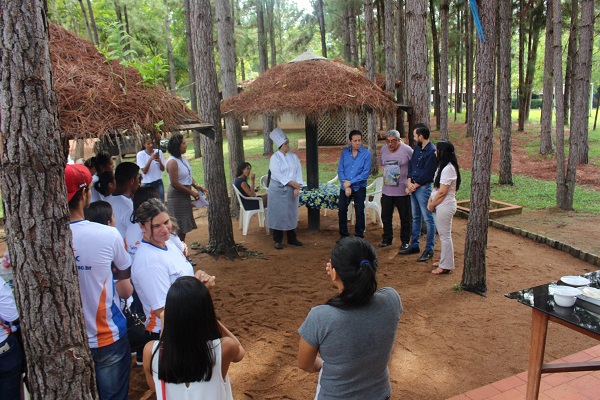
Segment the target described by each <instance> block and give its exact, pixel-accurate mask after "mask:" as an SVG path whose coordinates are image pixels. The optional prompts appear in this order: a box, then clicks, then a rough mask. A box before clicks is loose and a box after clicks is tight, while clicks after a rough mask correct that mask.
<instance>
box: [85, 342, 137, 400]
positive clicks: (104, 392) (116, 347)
mask: <svg viewBox="0 0 600 400" xmlns="http://www.w3.org/2000/svg"><path fill="white" fill-rule="evenodd" d="M91 351H92V359H93V360H94V367H95V368H96V385H97V386H98V394H100V399H101V400H104V399H127V398H128V393H129V370H130V369H131V350H130V349H129V341H128V340H127V336H124V337H122V338H121V339H119V340H117V341H116V342H114V343H113V344H109V345H108V346H104V347H98V348H96V349H91Z"/></svg>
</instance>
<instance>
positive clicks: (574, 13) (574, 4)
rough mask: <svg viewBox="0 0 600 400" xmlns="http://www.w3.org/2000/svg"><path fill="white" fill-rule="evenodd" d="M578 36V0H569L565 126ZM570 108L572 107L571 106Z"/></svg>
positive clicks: (567, 123) (566, 124) (564, 105)
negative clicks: (569, 19) (569, 22)
mask: <svg viewBox="0 0 600 400" xmlns="http://www.w3.org/2000/svg"><path fill="white" fill-rule="evenodd" d="M578 36H579V1H578V0H571V29H570V30H569V45H568V50H567V66H566V67H565V100H564V101H563V107H564V115H565V126H568V125H569V107H570V106H571V105H572V100H573V99H572V98H571V81H572V78H573V74H574V71H573V62H574V60H575V57H576V54H577V38H578ZM571 109H572V108H571Z"/></svg>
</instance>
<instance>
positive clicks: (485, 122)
mask: <svg viewBox="0 0 600 400" xmlns="http://www.w3.org/2000/svg"><path fill="white" fill-rule="evenodd" d="M477 6H478V8H479V16H480V17H481V25H482V28H483V33H484V35H485V39H486V41H485V42H484V41H482V40H477V65H476V69H477V71H476V72H477V103H476V104H475V125H476V126H475V136H474V137H473V157H472V159H473V161H472V162H473V173H472V178H471V207H470V208H471V210H470V212H469V221H468V224H467V236H466V238H465V266H464V271H463V276H462V287H463V288H464V289H465V290H468V291H472V292H474V293H478V294H485V293H486V292H487V284H486V247H487V235H488V212H489V208H490V177H491V172H492V151H493V148H492V144H493V141H494V140H493V139H494V123H493V106H494V104H493V103H494V75H495V74H494V65H495V61H494V47H495V45H494V44H495V40H494V34H495V31H496V29H495V23H496V21H495V19H496V12H495V10H496V0H479V1H477Z"/></svg>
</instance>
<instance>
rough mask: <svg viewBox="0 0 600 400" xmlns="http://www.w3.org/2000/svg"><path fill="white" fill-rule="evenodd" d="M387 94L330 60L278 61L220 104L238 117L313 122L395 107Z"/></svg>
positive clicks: (360, 75) (351, 69) (349, 69)
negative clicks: (293, 116) (298, 117)
mask: <svg viewBox="0 0 600 400" xmlns="http://www.w3.org/2000/svg"><path fill="white" fill-rule="evenodd" d="M395 107H396V106H395V103H394V102H393V101H392V100H391V99H390V98H389V97H388V96H387V95H386V93H385V92H384V91H383V90H382V89H381V88H380V87H378V86H377V85H376V84H375V83H373V82H371V81H370V80H369V79H368V78H367V77H366V76H365V75H364V74H362V73H360V72H358V71H357V70H356V69H354V68H351V67H349V66H346V65H344V64H341V63H337V62H333V61H330V60H326V59H325V60H322V59H321V60H314V59H312V60H311V59H309V60H306V61H299V62H291V63H286V64H279V65H277V66H275V67H273V68H271V69H269V70H267V71H266V72H265V73H264V74H262V75H260V76H259V77H257V78H256V79H255V80H254V81H253V82H252V83H251V84H249V85H248V86H247V87H246V89H245V90H244V91H242V92H241V93H240V94H238V95H236V96H233V97H230V98H229V99H227V100H225V101H223V103H222V104H221V112H222V113H223V114H226V113H234V114H235V115H238V116H246V115H258V114H270V115H274V116H278V115H281V114H283V113H284V112H289V113H292V114H296V115H304V116H305V117H307V118H309V119H311V120H314V121H316V120H317V119H318V118H319V117H320V116H322V115H325V114H330V115H331V114H337V113H345V112H352V113H356V112H364V111H366V110H372V111H375V112H377V113H380V114H385V113H391V112H394V111H395V110H396V108H395Z"/></svg>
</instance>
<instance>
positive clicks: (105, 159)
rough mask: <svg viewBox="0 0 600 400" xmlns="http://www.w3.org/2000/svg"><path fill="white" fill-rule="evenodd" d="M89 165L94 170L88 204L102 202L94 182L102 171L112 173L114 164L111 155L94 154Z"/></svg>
mask: <svg viewBox="0 0 600 400" xmlns="http://www.w3.org/2000/svg"><path fill="white" fill-rule="evenodd" d="M90 160H91V161H90V164H91V165H92V166H93V168H94V171H95V173H94V175H93V176H92V184H91V185H90V189H89V190H90V195H91V199H90V203H94V202H96V201H98V200H104V196H103V195H102V194H101V193H99V192H98V191H97V190H96V188H95V187H94V186H95V184H96V182H98V177H99V176H100V174H101V173H102V172H104V171H112V170H113V167H114V162H113V159H112V157H111V155H110V154H109V153H108V152H107V151H104V150H103V151H101V152H99V153H98V154H96V155H95V156H94V157H92V158H91V159H90Z"/></svg>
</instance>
